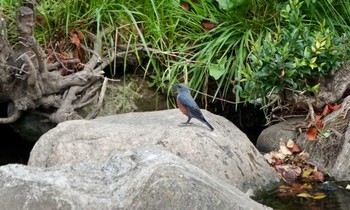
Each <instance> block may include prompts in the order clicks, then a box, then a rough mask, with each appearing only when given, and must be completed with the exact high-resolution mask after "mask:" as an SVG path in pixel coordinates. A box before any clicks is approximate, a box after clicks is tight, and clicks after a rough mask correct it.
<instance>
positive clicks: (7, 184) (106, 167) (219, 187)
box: [0, 125, 271, 210]
mask: <svg viewBox="0 0 350 210" xmlns="http://www.w3.org/2000/svg"><path fill="white" fill-rule="evenodd" d="M102 126H103V125H102ZM102 128H103V127H101V129H102ZM197 129H199V128H197ZM80 141H84V140H83V139H81V140H80ZM77 146H78V145H77ZM81 149H82V150H84V148H81ZM91 152H93V151H91ZM94 152H99V151H94ZM0 203H1V208H2V209H29V210H30V209H33V210H34V209H35V210H41V209H42V210H46V209H62V210H65V209H69V210H70V209H84V210H90V209H91V210H95V209H133V210H138V209H142V210H147V209H150V210H155V209H162V210H167V209H169V210H170V209H183V210H186V209H189V210H190V209H191V210H192V209H201V210H206V209H208V210H212V209H220V210H221V209H222V210H224V209H228V210H231V209H242V210H248V209H251V210H260V209H271V208H269V207H266V206H263V205H261V204H259V203H257V202H255V201H253V200H251V199H250V198H249V197H248V196H247V195H246V194H244V193H242V192H241V191H239V190H238V189H237V188H235V187H233V186H231V185H228V184H227V183H225V182H223V181H221V180H219V179H218V178H215V177H214V176H211V175H209V174H208V173H207V172H205V171H204V170H202V169H200V168H198V167H196V166H194V165H192V164H190V163H189V162H187V161H185V160H183V159H181V158H179V157H178V156H176V155H174V154H172V153H170V152H167V151H165V150H164V149H162V148H159V149H156V148H150V147H142V146H141V147H140V146H138V147H136V148H130V149H128V150H125V151H119V150H118V149H116V148H112V149H111V150H110V153H109V155H106V156H105V157H104V158H101V159H100V160H97V159H96V158H93V159H85V160H84V161H82V162H79V163H78V162H76V161H71V162H70V163H67V164H56V165H55V166H52V167H47V168H39V167H34V166H25V165H18V164H10V165H6V166H2V167H0Z"/></svg>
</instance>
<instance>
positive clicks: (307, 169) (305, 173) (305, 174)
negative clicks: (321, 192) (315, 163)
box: [301, 166, 314, 178]
mask: <svg viewBox="0 0 350 210" xmlns="http://www.w3.org/2000/svg"><path fill="white" fill-rule="evenodd" d="M313 171H314V169H313V168H311V167H310V166H305V167H304V169H303V174H302V175H301V176H302V177H303V178H310V175H311V173H312V172H313Z"/></svg>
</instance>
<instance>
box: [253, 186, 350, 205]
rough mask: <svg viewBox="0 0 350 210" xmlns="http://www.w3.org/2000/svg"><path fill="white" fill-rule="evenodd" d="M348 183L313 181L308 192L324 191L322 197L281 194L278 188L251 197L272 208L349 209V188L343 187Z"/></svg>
mask: <svg viewBox="0 0 350 210" xmlns="http://www.w3.org/2000/svg"><path fill="white" fill-rule="evenodd" d="M348 184H350V181H343V182H335V181H328V182H325V183H313V184H312V190H311V191H309V192H310V194H312V193H324V194H325V195H326V197H325V198H322V199H314V198H305V197H298V196H296V195H285V196H281V193H280V190H279V189H278V188H275V189H272V190H269V191H265V192H260V193H259V194H258V195H257V196H256V197H253V199H254V200H256V201H257V202H259V203H261V204H264V205H266V206H269V207H271V208H273V209H274V210H350V190H346V189H345V187H346V185H348Z"/></svg>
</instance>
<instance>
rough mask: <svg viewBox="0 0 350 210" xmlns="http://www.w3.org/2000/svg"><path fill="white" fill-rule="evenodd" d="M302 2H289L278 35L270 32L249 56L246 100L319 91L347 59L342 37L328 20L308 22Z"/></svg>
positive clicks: (256, 44)
mask: <svg viewBox="0 0 350 210" xmlns="http://www.w3.org/2000/svg"><path fill="white" fill-rule="evenodd" d="M302 4H303V2H299V1H298V0H290V1H289V4H287V5H286V7H285V8H284V9H283V10H282V11H281V23H284V25H281V24H279V25H278V27H277V28H278V29H277V31H276V32H267V33H266V35H265V36H264V37H263V36H262V35H261V37H260V39H259V41H257V42H256V43H254V46H253V51H252V54H251V55H250V56H249V60H250V64H251V69H250V68H247V69H246V71H245V72H244V73H243V74H244V76H245V78H244V79H243V81H244V82H245V87H244V88H245V91H244V92H243V93H244V97H245V98H246V99H247V100H248V101H249V100H257V99H258V98H261V99H265V100H264V101H265V102H267V100H266V99H267V98H266V96H267V95H268V94H269V93H272V92H273V93H281V92H283V91H284V90H287V89H288V90H292V91H313V92H316V91H317V89H318V87H319V84H318V79H319V78H320V77H324V76H327V75H329V74H330V73H331V71H332V70H334V69H336V68H337V67H339V66H340V64H341V63H342V61H344V60H345V58H344V56H345V55H346V53H345V47H344V45H343V43H342V41H343V39H342V36H339V35H337V34H336V33H334V32H333V31H331V30H330V29H329V28H327V27H326V25H325V21H323V22H318V23H316V24H313V23H312V22H310V21H306V20H305V19H304V18H305V16H304V15H302V14H301V12H300V8H301V6H302Z"/></svg>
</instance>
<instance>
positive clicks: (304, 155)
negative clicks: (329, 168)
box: [298, 151, 310, 161]
mask: <svg viewBox="0 0 350 210" xmlns="http://www.w3.org/2000/svg"><path fill="white" fill-rule="evenodd" d="M298 157H299V158H300V159H301V160H303V161H307V160H309V158H310V155H309V153H307V152H305V151H302V152H301V153H299V154H298Z"/></svg>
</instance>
